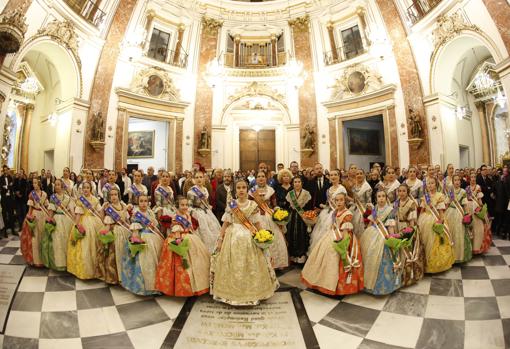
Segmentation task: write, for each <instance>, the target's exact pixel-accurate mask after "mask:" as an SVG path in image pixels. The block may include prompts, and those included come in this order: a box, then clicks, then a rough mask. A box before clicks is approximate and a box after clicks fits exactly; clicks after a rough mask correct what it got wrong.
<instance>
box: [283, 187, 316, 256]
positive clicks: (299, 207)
mask: <svg viewBox="0 0 510 349" xmlns="http://www.w3.org/2000/svg"><path fill="white" fill-rule="evenodd" d="M292 186H293V188H294V189H293V190H291V191H289V193H288V194H287V196H286V200H287V205H288V208H289V214H290V221H289V223H288V224H287V242H288V248H289V258H290V260H291V261H292V262H294V263H299V264H303V263H305V262H306V253H307V251H308V247H309V245H310V234H309V233H308V231H307V228H308V227H307V225H306V224H305V222H304V221H303V218H301V215H302V214H303V213H304V212H305V211H307V210H311V209H312V200H311V199H312V196H311V195H310V193H309V192H308V191H307V190H305V189H303V182H302V181H301V178H300V177H294V178H293V180H292Z"/></svg>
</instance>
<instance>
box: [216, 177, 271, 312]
mask: <svg viewBox="0 0 510 349" xmlns="http://www.w3.org/2000/svg"><path fill="white" fill-rule="evenodd" d="M236 195H237V200H233V201H232V202H230V203H229V206H228V207H227V210H226V212H225V214H224V215H223V219H222V220H223V226H222V228H221V232H220V238H219V239H218V244H217V247H216V253H215V254H213V258H212V261H211V295H212V296H213V298H214V299H215V300H217V301H220V302H224V303H227V304H231V305H257V304H259V303H260V301H261V300H265V299H268V298H270V297H271V296H272V295H273V294H274V292H275V291H276V290H277V289H278V287H279V283H278V280H277V279H276V275H275V273H274V270H273V268H272V266H271V262H270V260H269V257H268V256H267V255H266V254H265V253H264V251H263V250H262V249H261V248H259V247H258V246H257V245H256V244H255V243H254V242H253V234H255V233H256V232H257V231H258V230H259V229H260V224H259V220H260V215H259V208H258V206H257V204H256V203H255V202H254V201H251V200H248V185H247V184H246V182H245V181H243V180H239V181H237V182H236Z"/></svg>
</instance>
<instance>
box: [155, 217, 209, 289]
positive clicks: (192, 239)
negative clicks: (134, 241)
mask: <svg viewBox="0 0 510 349" xmlns="http://www.w3.org/2000/svg"><path fill="white" fill-rule="evenodd" d="M178 216H180V217H181V218H176V219H175V220H174V221H173V222H172V232H171V234H170V236H169V237H168V238H167V239H166V240H165V242H164V244H163V247H162V249H161V258H160V261H159V264H158V268H157V271H156V289H157V290H159V291H161V292H162V293H164V294H166V295H167V296H178V297H191V296H200V295H202V294H205V293H208V292H209V272H210V266H211V265H210V259H211V255H210V254H209V251H208V250H207V248H206V247H205V245H204V243H203V242H202V240H201V239H200V238H199V237H198V236H196V235H194V234H193V232H194V230H195V228H196V227H197V224H198V222H197V221H196V220H195V219H193V218H192V217H191V216H190V215H185V216H182V215H180V214H178ZM182 218H183V219H182ZM177 235H179V236H180V237H182V238H186V239H189V250H188V253H187V256H186V259H187V268H185V265H184V264H183V259H182V257H181V256H180V255H178V254H176V253H174V252H172V251H171V250H170V248H169V247H168V246H169V244H170V243H171V242H172V241H173V240H174V239H175V237H176V236H177Z"/></svg>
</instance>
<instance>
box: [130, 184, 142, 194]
mask: <svg viewBox="0 0 510 349" xmlns="http://www.w3.org/2000/svg"><path fill="white" fill-rule="evenodd" d="M130 188H131V191H132V192H133V195H134V196H136V197H138V196H140V195H142V193H141V192H140V190H138V188H137V187H136V185H134V184H131V187H130Z"/></svg>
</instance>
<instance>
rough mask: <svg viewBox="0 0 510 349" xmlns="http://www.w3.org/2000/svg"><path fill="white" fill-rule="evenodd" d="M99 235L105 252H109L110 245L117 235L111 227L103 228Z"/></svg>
mask: <svg viewBox="0 0 510 349" xmlns="http://www.w3.org/2000/svg"><path fill="white" fill-rule="evenodd" d="M97 235H98V239H99V241H100V242H101V243H102V244H103V249H104V252H105V254H108V251H109V248H108V245H109V244H111V243H112V242H114V241H115V235H113V232H112V231H111V230H109V229H101V230H100V231H99V234H97Z"/></svg>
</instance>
